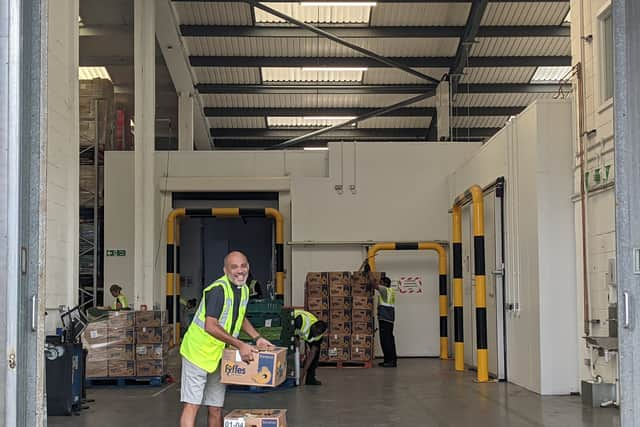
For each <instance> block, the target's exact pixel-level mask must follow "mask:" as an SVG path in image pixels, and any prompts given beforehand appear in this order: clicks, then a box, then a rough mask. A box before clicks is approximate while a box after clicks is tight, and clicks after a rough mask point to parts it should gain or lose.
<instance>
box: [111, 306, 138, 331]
mask: <svg viewBox="0 0 640 427" xmlns="http://www.w3.org/2000/svg"><path fill="white" fill-rule="evenodd" d="M135 319H136V312H135V311H130V310H120V311H110V312H109V329H111V328H113V329H118V328H133V327H134V326H135Z"/></svg>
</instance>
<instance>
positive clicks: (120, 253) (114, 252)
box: [107, 249, 127, 256]
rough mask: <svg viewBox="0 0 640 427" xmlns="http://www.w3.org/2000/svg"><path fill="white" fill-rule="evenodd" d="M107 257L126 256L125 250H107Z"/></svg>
mask: <svg viewBox="0 0 640 427" xmlns="http://www.w3.org/2000/svg"><path fill="white" fill-rule="evenodd" d="M107 256H127V251H126V250H125V249H107Z"/></svg>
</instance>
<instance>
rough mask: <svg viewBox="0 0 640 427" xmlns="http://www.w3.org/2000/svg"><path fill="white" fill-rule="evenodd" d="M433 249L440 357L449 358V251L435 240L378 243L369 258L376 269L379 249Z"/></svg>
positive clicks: (370, 252)
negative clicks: (437, 277)
mask: <svg viewBox="0 0 640 427" xmlns="http://www.w3.org/2000/svg"><path fill="white" fill-rule="evenodd" d="M403 250H405V251H407V250H433V251H436V252H437V253H438V272H439V298H438V301H439V307H440V359H443V360H446V359H448V358H449V338H448V325H447V304H448V300H447V252H446V251H445V249H444V247H443V246H442V245H441V244H439V243H435V242H411V243H400V242H399V243H376V244H375V245H373V246H371V247H370V248H369V252H368V254H367V260H368V262H369V267H370V268H371V271H375V270H376V253H378V252H379V251H403Z"/></svg>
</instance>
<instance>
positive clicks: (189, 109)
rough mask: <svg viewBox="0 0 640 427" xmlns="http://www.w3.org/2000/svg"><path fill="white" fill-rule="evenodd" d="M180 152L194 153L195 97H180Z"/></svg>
mask: <svg viewBox="0 0 640 427" xmlns="http://www.w3.org/2000/svg"><path fill="white" fill-rule="evenodd" d="M178 150H180V151H193V95H192V94H191V93H185V92H182V93H180V95H179V96H178Z"/></svg>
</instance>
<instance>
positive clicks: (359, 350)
mask: <svg viewBox="0 0 640 427" xmlns="http://www.w3.org/2000/svg"><path fill="white" fill-rule="evenodd" d="M351 360H353V361H358V362H368V361H370V360H373V348H372V347H356V346H351Z"/></svg>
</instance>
